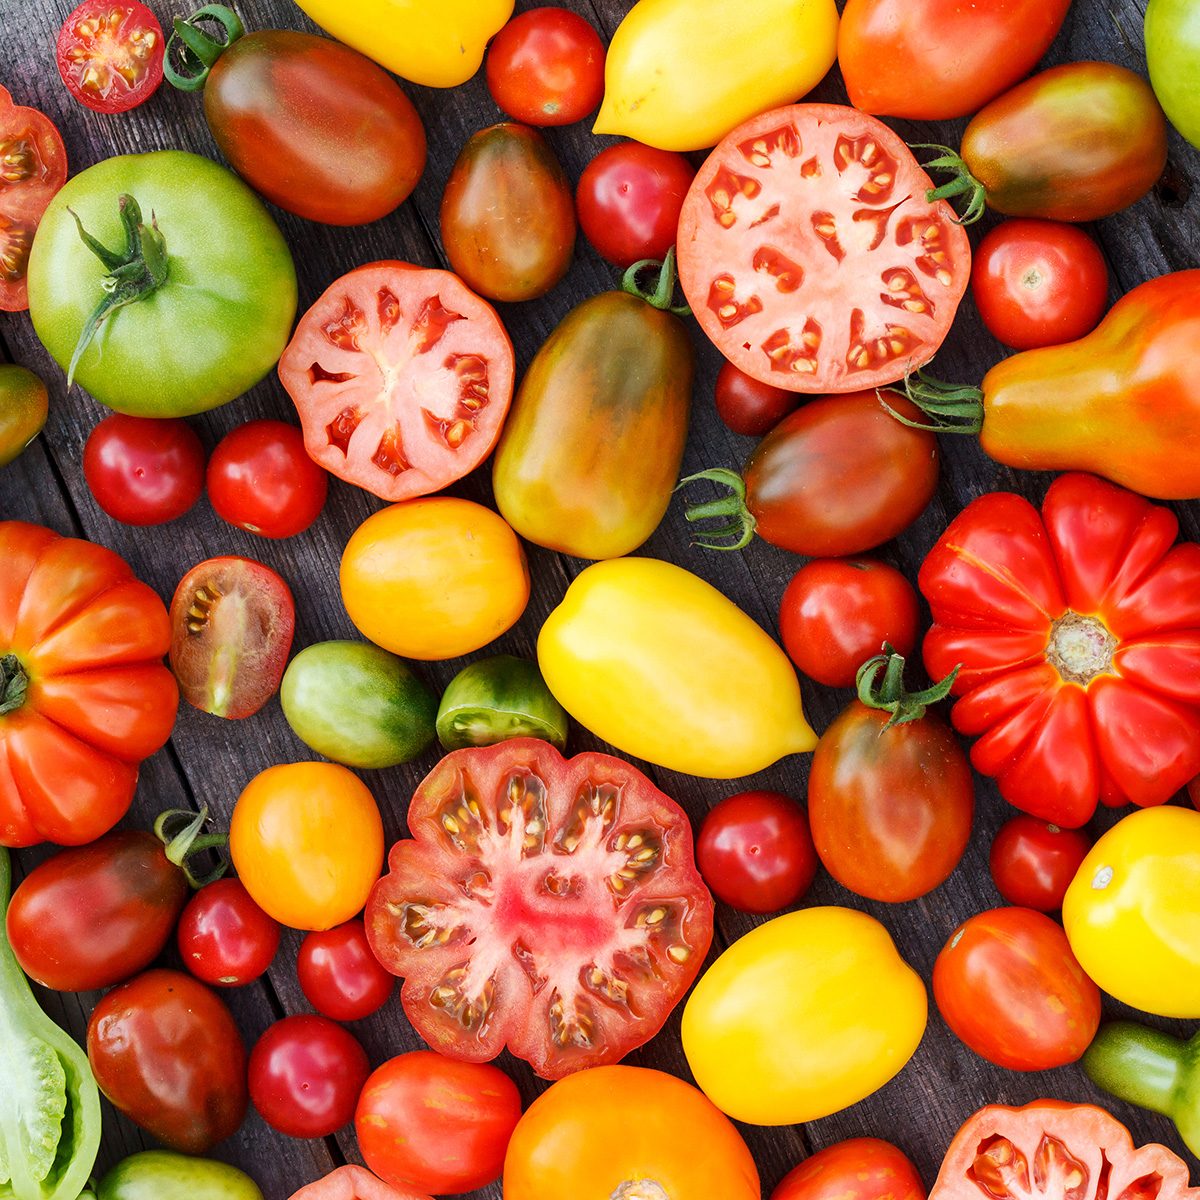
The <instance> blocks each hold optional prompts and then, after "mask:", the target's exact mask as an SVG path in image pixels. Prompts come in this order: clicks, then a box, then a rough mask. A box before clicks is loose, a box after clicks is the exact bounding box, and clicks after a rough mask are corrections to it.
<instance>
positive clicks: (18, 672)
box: [0, 654, 29, 717]
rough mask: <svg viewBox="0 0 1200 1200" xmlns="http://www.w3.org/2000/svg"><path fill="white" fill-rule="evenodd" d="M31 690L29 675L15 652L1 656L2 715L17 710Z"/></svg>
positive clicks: (0, 693) (0, 697)
mask: <svg viewBox="0 0 1200 1200" xmlns="http://www.w3.org/2000/svg"><path fill="white" fill-rule="evenodd" d="M28 692H29V676H28V675H26V673H25V668H24V667H22V666H21V661H20V659H18V658H17V656H16V655H15V654H6V655H4V657H3V658H0V717H2V716H4V714H5V713H10V712H16V711H17V709H18V708H20V707H21V706H22V705H23V704H24V703H25V697H26V695H27V694H28Z"/></svg>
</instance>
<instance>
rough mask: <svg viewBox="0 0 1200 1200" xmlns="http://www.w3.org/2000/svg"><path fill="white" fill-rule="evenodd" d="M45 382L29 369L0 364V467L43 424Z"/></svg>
mask: <svg viewBox="0 0 1200 1200" xmlns="http://www.w3.org/2000/svg"><path fill="white" fill-rule="evenodd" d="M49 409H50V404H49V397H48V396H47V394H46V385H45V384H44V383H43V382H42V381H41V380H40V379H39V378H38V377H37V376H36V375H35V374H34V373H33V372H32V371H27V370H26V369H25V368H24V367H17V366H14V365H13V364H12V363H3V364H0V467H7V466H8V464H9V463H10V462H12V461H13V459H15V458H16V457H17V456H18V455H19V454H20V453H21V451H22V450H24V449H25V447H26V446H28V445H29V443H30V442H32V441H33V439H34V438H35V437H37V435H38V434H39V433H41V432H42V427H43V426H44V425H45V424H46V414H47V413H48V412H49Z"/></svg>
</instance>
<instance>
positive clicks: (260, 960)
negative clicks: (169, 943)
mask: <svg viewBox="0 0 1200 1200" xmlns="http://www.w3.org/2000/svg"><path fill="white" fill-rule="evenodd" d="M279 934H280V930H279V922H278V921H276V920H274V918H272V917H269V916H267V914H266V913H265V912H263V910H262V909H261V908H259V907H258V905H257V904H255V903H254V900H253V898H252V897H251V895H250V893H249V892H248V891H246V886H245V884H243V883H242V881H241V880H240V879H218V880H217V881H216V882H215V883H210V884H206V885H205V886H204V887H202V888H201V889H200V890H199V891H198V892H197V893H196V894H195V895H194V896H193V897H192V898H191V900H189V901H188V904H187V907H186V908H185V909H184V910H183V915H182V916H181V917H180V918H179V928H178V930H176V938H177V940H178V942H179V956H180V958H182V959H183V965H184V966H185V967H187V969H188V970H189V971H191V973H192V974H193V975H195V976H196V978H197V979H202V980H203V981H204V982H205V983H207V984H211V985H212V986H213V987H243V986H245V985H246V984H247V983H253V982H254V981H255V980H256V979H258V978H259V977H260V976H262V975H263V974H265V973H266V970H267V968H268V967H269V966H270V965H271V963H272V962H273V961H274V959H275V952H276V950H278V949H279Z"/></svg>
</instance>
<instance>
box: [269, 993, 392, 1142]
mask: <svg viewBox="0 0 1200 1200" xmlns="http://www.w3.org/2000/svg"><path fill="white" fill-rule="evenodd" d="M370 1073H371V1065H370V1063H369V1062H368V1060H367V1052H366V1051H365V1050H364V1049H363V1048H362V1047H361V1046H360V1045H359V1044H358V1040H357V1039H356V1038H355V1037H354V1035H353V1034H352V1033H350V1032H349V1030H346V1029H343V1028H342V1027H341V1026H340V1025H338V1024H336V1023H335V1022H333V1021H330V1020H327V1019H326V1018H325V1017H313V1016H299V1017H284V1018H283V1020H282V1021H276V1022H275V1024H274V1025H272V1026H271V1027H270V1028H269V1029H268V1030H267V1031H266V1033H264V1034H263V1035H262V1037H260V1038H259V1039H258V1044H257V1045H256V1046H255V1047H254V1049H253V1050H252V1051H251V1052H250V1099H251V1101H252V1102H253V1104H254V1107H255V1108H256V1109H257V1110H258V1113H259V1115H260V1116H261V1117H262V1119H263V1120H264V1121H266V1123H267V1124H268V1125H270V1126H271V1128H272V1129H277V1130H278V1131H279V1132H280V1133H286V1134H287V1135H288V1136H289V1137H301V1138H314V1137H327V1136H328V1135H329V1134H331V1133H336V1132H337V1130H339V1129H341V1127H342V1126H343V1125H345V1124H346V1123H347V1122H348V1121H349V1120H350V1119H351V1118H352V1117H353V1116H354V1106H355V1104H356V1103H357V1101H358V1094H359V1092H360V1091H361V1090H362V1086H363V1084H364V1083H365V1082H366V1080H367V1076H368V1075H370Z"/></svg>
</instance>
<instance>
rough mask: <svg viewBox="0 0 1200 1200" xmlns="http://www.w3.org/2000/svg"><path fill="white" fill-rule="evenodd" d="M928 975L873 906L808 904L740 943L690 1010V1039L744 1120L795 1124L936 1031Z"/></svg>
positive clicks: (837, 1106) (843, 1097)
mask: <svg viewBox="0 0 1200 1200" xmlns="http://www.w3.org/2000/svg"><path fill="white" fill-rule="evenodd" d="M927 1012H928V1001H927V998H926V995H925V985H924V984H923V983H922V982H921V980H920V978H919V976H918V975H917V973H916V971H914V970H913V969H912V967H910V966H909V965H908V964H907V963H906V962H905V961H904V959H902V958H901V957H900V955H899V954H898V953H897V951H896V946H895V944H894V943H893V942H892V939H891V936H890V935H889V934H888V931H887V930H886V929H884V927H883V926H882V925H880V923H879V922H878V921H876V920H875V918H874V917H869V916H867V914H866V913H861V912H856V911H854V910H853V909H849V908H806V909H801V910H800V911H799V912H793V913H788V914H786V915H785V916H782V917H776V918H775V919H774V920H773V921H768V922H767V923H766V924H765V925H760V926H759V927H758V928H757V929H754V930H752V931H751V932H750V933H748V934H746V936H745V937H743V938H740V939H739V940H738V941H736V942H734V944H733V945H732V946H730V947H729V949H728V950H726V951H725V953H724V954H722V955H721V957H720V958H718V959H717V961H716V962H715V963H713V965H712V966H711V967H709V969H708V970H707V971H706V972H705V974H704V975H703V976H701V978H700V982H699V983H698V984H696V988H695V991H693V992H692V995H691V998H690V999H689V1000H688V1002H687V1007H686V1008H685V1009H684V1010H683V1049H684V1053H685V1054H686V1055H687V1060H688V1065H689V1066H690V1067H691V1068H692V1074H693V1075H694V1076H695V1077H696V1082H697V1083H698V1084H699V1085H700V1087H701V1088H702V1089H703V1090H704V1092H705V1093H706V1094H707V1095H708V1098H709V1099H710V1100H711V1101H712V1102H713V1103H714V1104H715V1105H716V1106H717V1107H718V1108H720V1109H722V1110H723V1111H724V1112H726V1113H728V1114H729V1115H730V1116H731V1117H733V1118H734V1119H735V1120H737V1121H747V1122H749V1123H750V1124H752V1125H794V1124H798V1123H799V1122H802V1121H815V1120H817V1119H818V1118H820V1117H827V1116H829V1114H830V1113H835V1112H839V1111H840V1110H841V1109H843V1108H846V1107H847V1106H849V1105H851V1104H856V1103H857V1102H858V1101H859V1100H862V1099H863V1098H864V1097H866V1096H869V1095H870V1094H871V1093H872V1092H874V1091H876V1090H877V1089H879V1088H881V1087H882V1086H883V1085H884V1084H885V1083H887V1081H888V1080H889V1079H891V1078H892V1077H893V1076H894V1075H895V1074H896V1073H897V1072H898V1071H899V1070H900V1069H901V1068H902V1067H903V1066H904V1064H905V1063H906V1062H908V1060H909V1059H910V1058H911V1057H912V1055H913V1052H914V1051H915V1050H916V1048H917V1045H918V1044H919V1043H920V1041H921V1036H922V1034H923V1033H924V1032H925V1019H926V1015H927Z"/></svg>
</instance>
